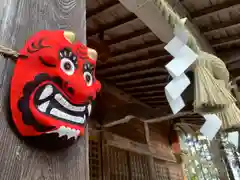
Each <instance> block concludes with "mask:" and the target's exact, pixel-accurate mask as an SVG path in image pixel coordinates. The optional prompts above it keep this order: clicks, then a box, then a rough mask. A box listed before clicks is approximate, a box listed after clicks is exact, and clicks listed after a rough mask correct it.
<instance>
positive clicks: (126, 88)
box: [123, 83, 167, 93]
mask: <svg viewBox="0 0 240 180" xmlns="http://www.w3.org/2000/svg"><path fill="white" fill-rule="evenodd" d="M166 85H167V83H155V84H148V85H142V86H137V87H125V88H123V89H124V91H126V92H132V91H133V92H135V91H140V90H143V92H147V91H148V89H152V88H154V89H155V88H156V89H159V90H161V89H162V88H163V87H164V86H166ZM137 93H140V92H137Z"/></svg>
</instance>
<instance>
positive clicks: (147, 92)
mask: <svg viewBox="0 0 240 180" xmlns="http://www.w3.org/2000/svg"><path fill="white" fill-rule="evenodd" d="M162 87H163V86H161V88H162ZM161 88H159V89H158V90H154V91H142V92H139V91H135V92H129V94H131V95H132V96H135V97H138V96H145V97H149V96H154V95H156V94H160V93H164V90H162V89H161Z"/></svg>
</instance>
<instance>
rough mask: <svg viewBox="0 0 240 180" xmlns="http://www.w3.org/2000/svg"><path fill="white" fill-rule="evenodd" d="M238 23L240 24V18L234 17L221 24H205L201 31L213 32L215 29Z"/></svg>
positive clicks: (205, 32)
mask: <svg viewBox="0 0 240 180" xmlns="http://www.w3.org/2000/svg"><path fill="white" fill-rule="evenodd" d="M238 24H240V18H236V19H232V20H230V21H226V22H221V23H219V24H213V25H211V26H203V27H200V31H201V32H203V33H204V34H205V35H207V34H208V33H211V32H213V31H217V30H221V29H224V28H228V27H231V26H235V25H238Z"/></svg>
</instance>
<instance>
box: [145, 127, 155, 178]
mask: <svg viewBox="0 0 240 180" xmlns="http://www.w3.org/2000/svg"><path fill="white" fill-rule="evenodd" d="M144 130H145V138H146V141H147V145H148V147H149V146H150V134H149V127H148V124H147V123H144ZM148 168H149V173H150V179H152V180H157V174H156V168H155V166H154V159H153V157H152V156H148Z"/></svg>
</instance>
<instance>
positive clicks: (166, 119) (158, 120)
mask: <svg viewBox="0 0 240 180" xmlns="http://www.w3.org/2000/svg"><path fill="white" fill-rule="evenodd" d="M193 114H196V113H195V112H192V111H187V112H179V113H177V114H170V115H167V116H163V117H160V118H153V119H148V120H146V121H145V122H147V123H159V122H162V121H168V120H172V119H175V118H180V117H182V116H189V115H193Z"/></svg>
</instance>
